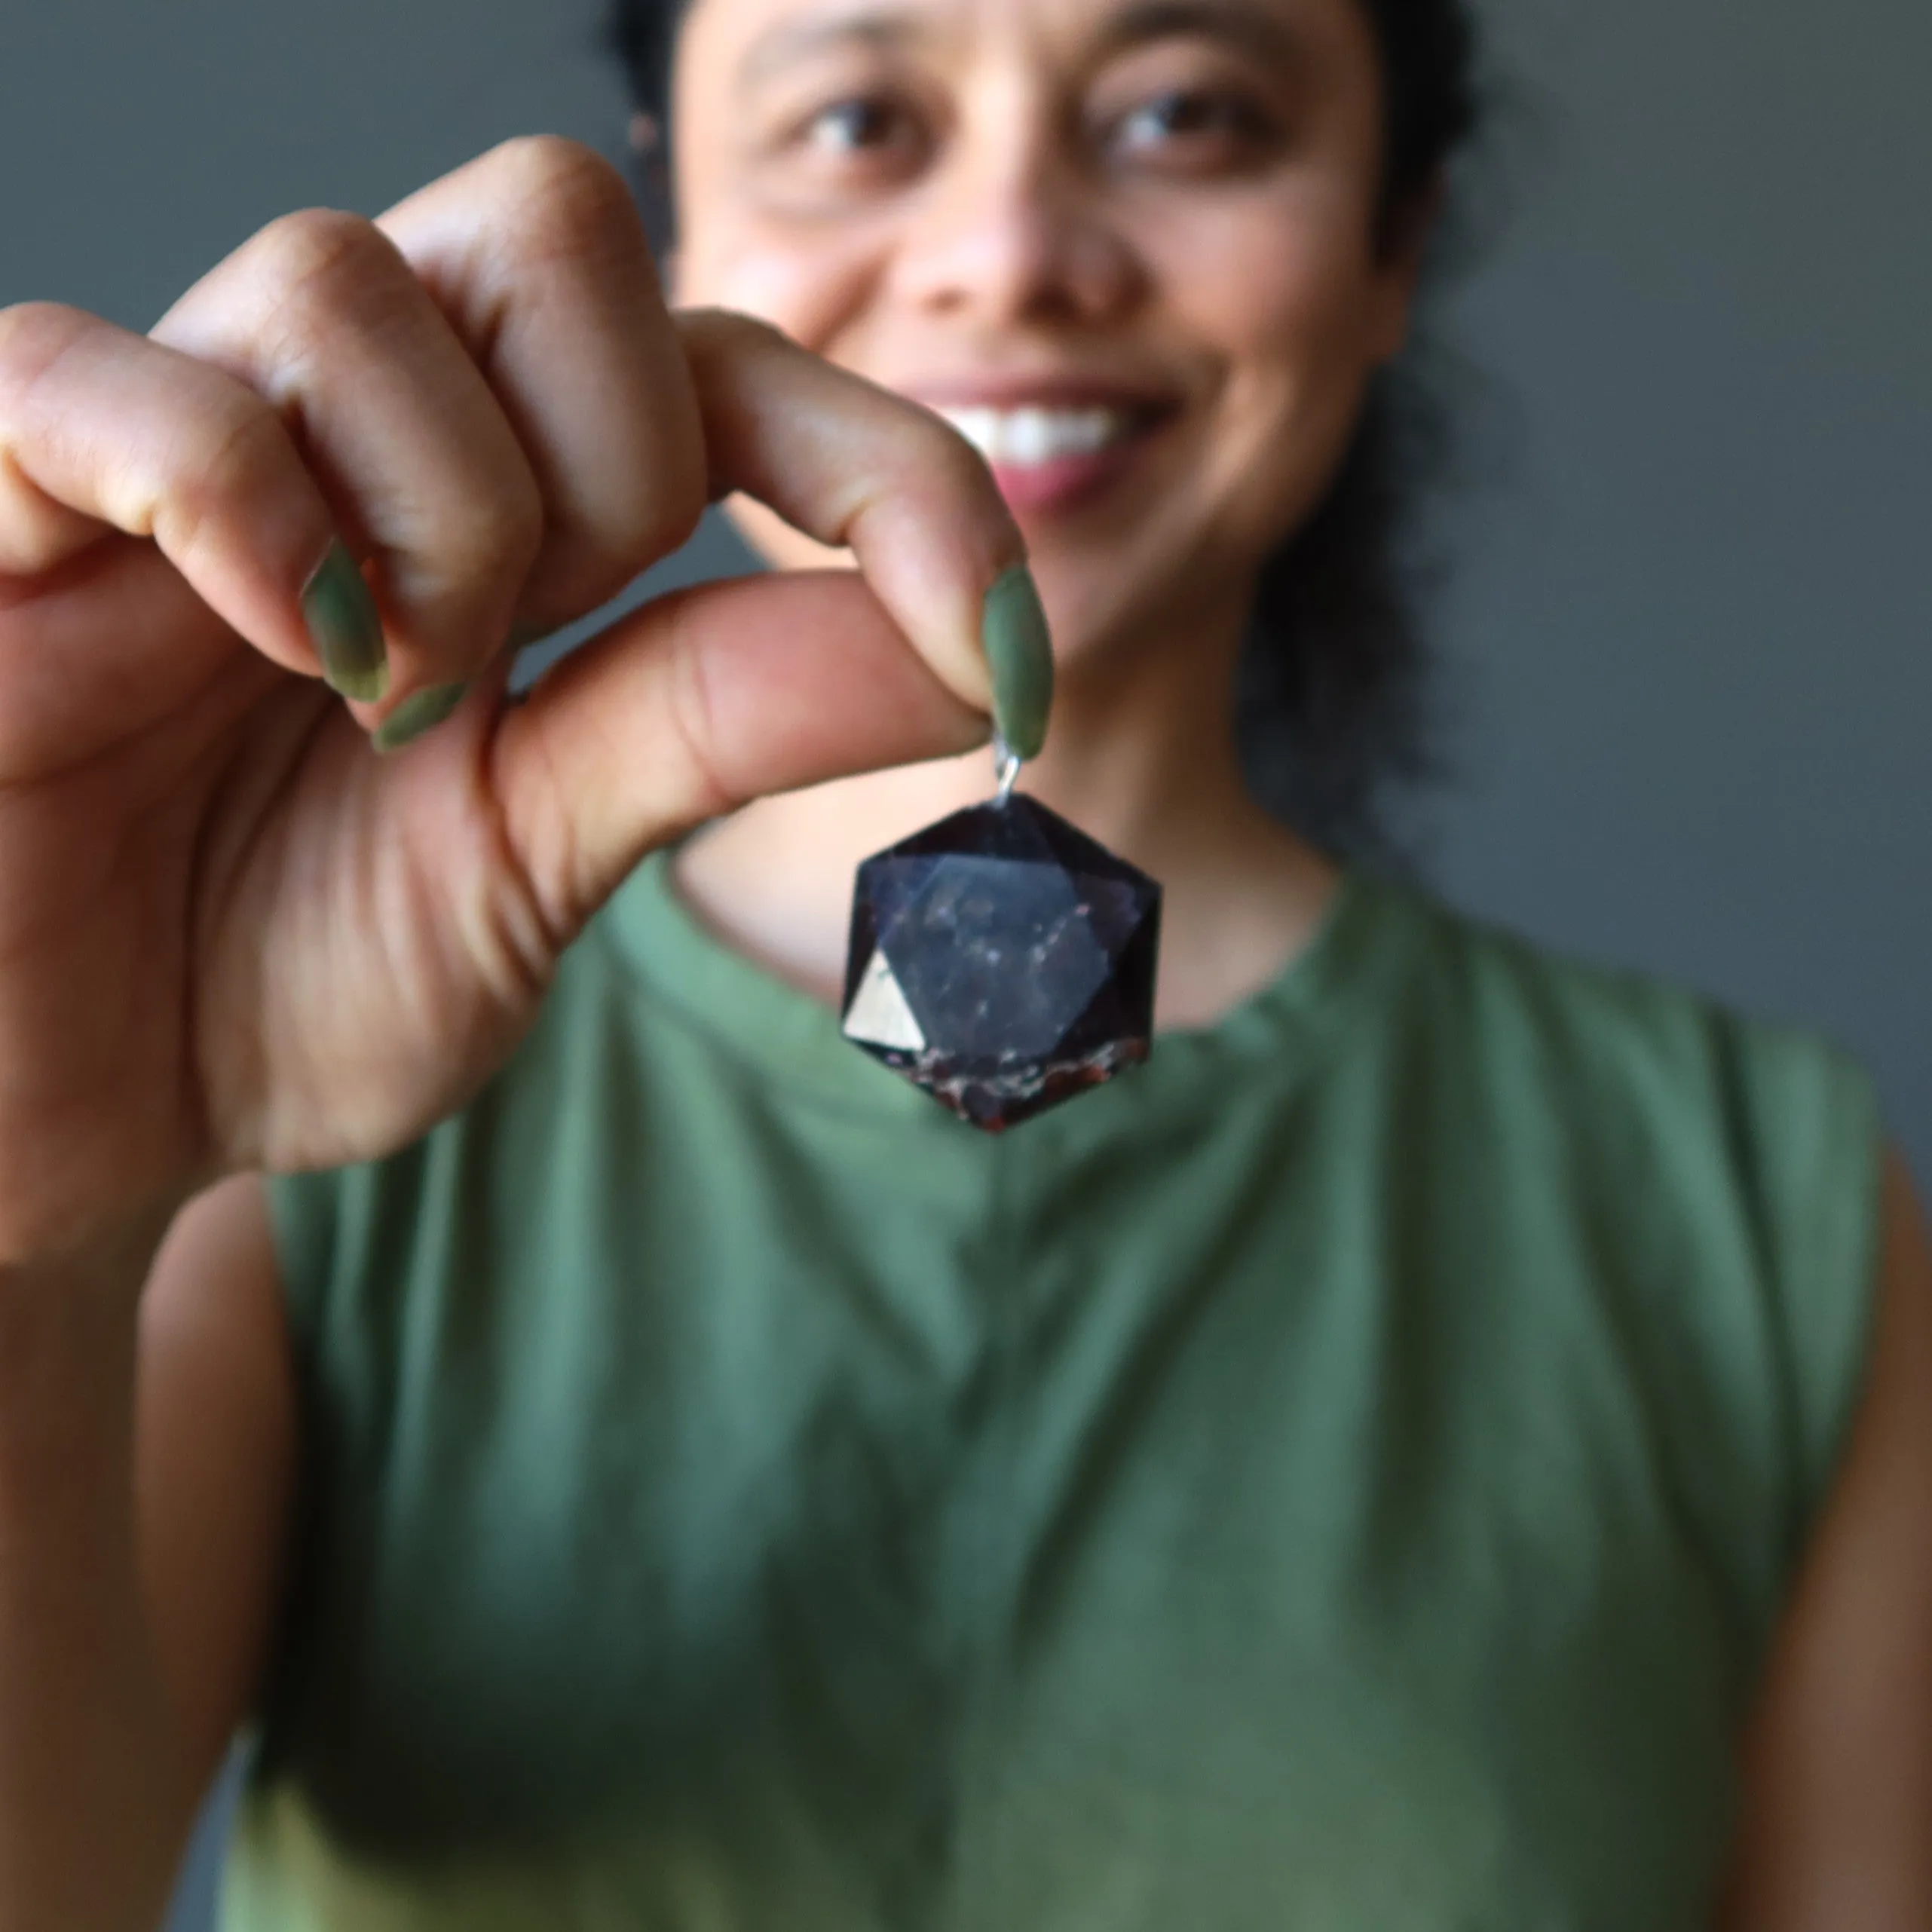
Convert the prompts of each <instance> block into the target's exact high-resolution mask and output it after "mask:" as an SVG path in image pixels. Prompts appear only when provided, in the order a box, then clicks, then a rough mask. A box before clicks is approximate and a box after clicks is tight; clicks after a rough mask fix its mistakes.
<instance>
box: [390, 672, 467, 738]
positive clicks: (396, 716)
mask: <svg viewBox="0 0 1932 1932" xmlns="http://www.w3.org/2000/svg"><path fill="white" fill-rule="evenodd" d="M469 688H470V687H469V686H468V685H467V684H432V685H430V687H429V689H428V690H426V691H417V692H415V693H412V695H411V696H409V697H406V698H405V699H404V700H403V702H402V703H400V704H399V705H398V706H397V707H396V709H394V710H393V711H392V712H390V714H389V715H388V716H387V718H384V720H383V721H382V722H381V724H378V726H377V727H375V733H374V735H373V736H372V737H371V738H370V739H369V742H370V743H371V744H372V745H373V746H375V749H377V750H378V752H400V750H401V749H403V746H405V745H413V744H414V743H415V742H416V740H417V739H418V738H420V737H421V736H422V735H423V733H424V732H425V731H433V730H435V729H436V727H437V726H438V725H439V724H441V723H442V721H443V720H444V719H445V718H447V717H448V716H449V714H450V713H451V712H452V711H454V710H455V709H456V707H457V706H458V705H459V704H461V703H462V702H463V699H464V693H466V692H467V691H468V690H469Z"/></svg>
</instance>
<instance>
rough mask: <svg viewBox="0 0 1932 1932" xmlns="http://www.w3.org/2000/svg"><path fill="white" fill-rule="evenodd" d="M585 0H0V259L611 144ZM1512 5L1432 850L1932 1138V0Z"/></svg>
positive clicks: (51, 265) (63, 279)
mask: <svg viewBox="0 0 1932 1932" xmlns="http://www.w3.org/2000/svg"><path fill="white" fill-rule="evenodd" d="M593 11H594V0H551V3H550V4H548V5H542V4H538V0H335V4H334V5H332V6H329V7H326V8H293V7H288V6H270V5H263V4H262V0H175V4H173V5H170V6H167V7H165V8H164V7H155V6H148V5H136V4H135V0H0V181H4V182H5V184H6V185H7V194H6V201H5V210H6V212H5V215H4V216H0V303H5V302H11V301H14V300H17V299H20V298H23V297H26V296H28V295H44V296H52V297H57V298H60V299H64V300H66V301H69V302H77V303H79V304H81V305H84V306H87V307H90V308H95V309H97V310H99V311H101V312H103V313H104V314H107V315H109V316H111V317H114V318H115V319H116V320H120V321H122V322H124V323H129V324H131V325H134V326H145V325H146V324H147V323H149V322H151V321H152V320H153V318H154V317H155V315H156V314H158V313H159V311H161V309H162V308H164V307H165V306H166V305H167V302H168V301H169V300H170V299H171V298H172V296H173V295H174V294H175V293H176V292H178V291H179V289H182V288H183V287H185V286H186V285H187V284H188V283H189V282H190V281H191V280H193V279H194V277H195V276H196V275H197V274H199V273H200V272H201V271H202V270H203V269H204V268H206V267H207V266H208V265H211V264H212V263H213V262H214V261H216V259H219V257H220V256H222V254H224V253H226V252H227V250H228V249H230V248H231V247H232V246H234V245H235V244H236V243H238V242H240V240H242V239H243V237H245V236H246V234H248V233H249V232H250V231H251V230H252V229H253V228H255V227H256V226H257V225H259V224H260V223H261V222H263V221H265V220H266V219H268V218H270V217H271V216H274V215H275V214H277V213H280V212H281V211H283V210H286V209H288V208H290V207H297V206H300V205H302V204H310V203H330V204H335V205H337V206H340V207H351V208H357V209H360V210H364V211H366V212H368V213H375V212H376V211H378V210H380V209H381V208H382V207H384V206H386V205H387V204H388V203H389V202H390V201H393V200H395V199H396V198H397V197H399V196H400V195H401V194H403V193H405V192H406V191H408V190H409V188H412V187H414V186H415V185H418V183H420V182H423V181H424V180H427V179H430V177H432V176H434V175H436V174H438V173H441V172H442V171H443V170H445V169H446V168H448V167H452V166H454V165H455V164H457V163H458V162H459V161H462V160H464V159H465V158H467V157H468V156H469V155H472V154H473V153H475V152H478V151H479V150H480V149H481V148H483V147H485V146H486V145H488V144H489V143H491V142H493V141H494V140H496V139H499V138H500V137H501V136H504V135H505V134H507V133H513V132H519V131H524V130H534V129H550V130H559V131H563V132H568V133H574V134H576V135H578V136H580V137H582V138H584V139H588V140H590V141H592V142H595V143H596V144H598V145H601V146H602V147H604V148H605V149H606V150H607V152H611V153H612V154H613V155H615V154H616V153H617V152H618V148H619V145H620V137H621V129H622V124H623V103H622V101H621V99H620V93H619V90H618V88H617V84H616V82H615V80H614V77H613V76H612V75H611V74H610V73H608V72H607V71H606V70H605V68H604V66H603V65H602V62H601V61H600V60H599V57H597V55H596V52H595V51H594V48H593V46H592V39H591V31H592V19H593ZM1487 12H1488V14H1489V17H1490V20H1491V22H1492V23H1493V32H1494V37H1495V40H1496V47H1497V51H1498V54H1499V57H1500V60H1501V63H1502V66H1503V68H1504V69H1505V71H1506V72H1508V74H1509V75H1511V78H1512V82H1513V87H1514V91H1515V93H1517V95H1518V96H1519V97H1520V100H1521V101H1522V103H1524V105H1523V107H1521V108H1520V109H1518V110H1517V111H1516V112H1513V113H1512V115H1511V117H1510V122H1509V126H1508V129H1507V130H1506V134H1505V142H1504V145H1503V160H1504V163H1505V167H1506V169H1507V170H1509V171H1510V172H1511V173H1512V175H1513V185H1512V186H1511V188H1510V190H1509V209H1510V213H1509V219H1508V222H1507V225H1505V227H1504V228H1503V229H1502V231H1501V233H1500V234H1499V235H1498V236H1497V237H1496V239H1495V240H1494V241H1493V243H1492V244H1491V246H1490V252H1489V253H1488V256H1487V259H1486V260H1485V261H1484V262H1483V265H1481V267H1480V269H1479V271H1477V273H1476V274H1474V276H1473V277H1471V279H1470V280H1468V282H1467V283H1466V284H1465V285H1464V286H1462V287H1461V288H1460V289H1459V291H1458V292H1456V295H1455V297H1454V299H1453V302H1452V303H1451V305H1450V318H1451V321H1452V323H1453V333H1454V336H1455V338H1456V341H1458V342H1459V344H1460V345H1461V348H1462V352H1463V353H1464V354H1466V355H1467V356H1468V357H1471V358H1472V359H1473V360H1474V363H1476V364H1477V366H1478V368H1479V369H1480V371H1481V372H1482V374H1481V377H1480V381H1479V382H1478V383H1477V384H1476V386H1475V388H1474V394H1473V398H1472V400H1473V403H1474V409H1475V412H1476V421H1475V422H1474V425H1473V430H1474V434H1473V440H1472V445H1471V447H1472V452H1473V455H1472V458H1471V464H1470V480H1469V482H1468V487H1467V488H1466V489H1465V491H1464V493H1463V494H1462V498H1461V499H1460V500H1459V502H1458V504H1457V505H1456V508H1455V510H1454V512H1453V516H1451V518H1450V521H1449V525H1448V528H1447V536H1448V537H1449V539H1450V542H1449V546H1448V547H1449V549H1450V552H1451V553H1452V554H1453V556H1454V557H1455V559H1456V573H1455V575H1454V577H1453V580H1451V582H1450V584H1449V585H1448V586H1447V588H1446V589H1445V591H1444V594H1443V596H1442V599H1441V608H1440V612H1439V620H1440V630H1441V637H1442V640H1443V645H1444V651H1445V654H1446V659H1447V664H1448V667H1449V680H1448V691H1449V696H1450V705H1451V711H1450V720H1449V722H1450V733H1449V740H1448V749H1449V751H1450V755H1451V758H1452V760H1453V764H1454V767H1455V776H1454V777H1453V780H1452V782H1450V784H1449V785H1447V786H1446V787H1445V788H1444V789H1442V790H1441V791H1440V792H1438V794H1436V795H1434V797H1433V798H1431V801H1429V803H1428V809H1427V811H1426V813H1425V822H1426V825H1427V828H1428V834H1429V844H1428V852H1429V855H1430V868H1431V871H1432V874H1433V875H1434V878H1435V879H1436V880H1437V881H1438V883H1440V884H1441V886H1442V887H1443V888H1444V890H1445V891H1447V893H1449V894H1450V896H1452V897H1453V898H1454V899H1457V900H1458V901H1459V902H1462V903H1463V904H1465V905H1468V906H1470V907H1472V908H1477V909H1478V910H1480V911H1483V912H1485V913H1487V914H1493V915H1495V916H1496V917H1500V918H1502V919H1504V920H1508V921H1509V922H1511V923H1514V924H1515V925H1517V926H1520V927H1522V928H1523V929H1526V930H1527V931H1529V932H1532V933H1533V934H1535V935H1538V936H1539V937H1541V938H1545V939H1547V940H1549V941H1551V942H1556V943H1557V944H1559V945H1563V946H1564V947H1567V948H1574V949H1578V950H1581V951H1587V952H1589V953H1591V954H1596V955H1597V956H1599V957H1606V958H1609V959H1614V960H1623V961H1628V962H1632V963H1639V964H1642V965H1643V966H1649V967H1652V968H1655V969H1661V970H1663V971H1665V972H1669V973H1670V974H1672V975H1676V976H1677V977H1679V978H1688V979H1689V980H1692V981H1695V982H1697V983H1699V984H1702V985H1704V986H1705V987H1708V988H1710V990H1713V991H1716V992H1718V993H1720V994H1723V995H1725V996H1726V997H1729V998H1731V999H1733V1000H1738V1001H1741V1002H1742V1003H1745V1004H1747V1005H1749V1006H1752V1007H1754V1008H1756V1009H1761V1010H1764V1011H1768V1012H1776V1013H1779V1014H1783V1015H1790V1016H1792V1017H1795V1018H1801V1019H1803V1020H1805V1021H1809V1022H1811V1023H1814V1024H1817V1025H1820V1026H1822V1027H1825V1028H1826V1029H1827V1030H1829V1031H1830V1032H1832V1033H1834V1034H1836V1036H1838V1037H1839V1039H1842V1041H1844V1042H1845V1043H1847V1044H1848V1045H1849V1046H1852V1047H1853V1048H1854V1049H1856V1050H1857V1051H1858V1052H1860V1054H1862V1055H1863V1056H1864V1057H1865V1058H1866V1060H1867V1061H1869V1064H1871V1065H1872V1067H1874V1068H1875V1070H1876V1071H1877V1073H1878V1077H1879V1079H1880V1080H1881V1083H1882V1085H1883V1086H1884V1088H1885V1093H1886V1096H1887V1098H1888V1102H1889V1104H1890V1107H1891V1114H1892V1118H1893V1119H1894V1122H1895V1123H1896V1125H1897V1130H1898V1131H1899V1133H1900V1135H1901V1137H1903V1140H1904V1141H1905V1142H1906V1145H1907V1147H1908V1149H1909V1150H1910V1151H1911V1152H1912V1155H1913V1156H1914V1158H1915V1162H1916V1165H1917V1166H1918V1170H1919V1171H1920V1173H1921V1175H1923V1176H1925V1177H1927V1178H1928V1180H1932V984H1929V983H1928V981H1932V761H1928V759H1927V757H1926V756H1925V755H1924V746H1925V742H1926V739H1927V733H1928V730H1932V648H1928V646H1932V585H1928V579H1927V559H1928V556H1932V246H1928V243H1932V234H1928V231H1927V225H1926V218H1925V215H1924V194H1925V191H1926V189H1927V187H1928V185H1932V114H1927V112H1925V111H1924V98H1925V77H1926V75H1927V73H1928V72H1932V11H1927V8H1925V6H1924V4H1923V0H1830V4H1829V5H1823V4H1820V0H1748V4H1747V0H1621V4H1619V5H1616V6H1614V7H1612V6H1605V5H1599V4H1588V0H1488V5H1487ZM713 554H715V553H713ZM704 561H705V559H704V558H703V557H700V559H698V560H697V562H698V563H699V564H700V565H702V564H703V562H704ZM205 1852H206V1848H205V1847H204V1853H203V1854H202V1856H201V1858H200V1860H199V1861H198V1863H197V1869H196V1870H195V1871H194V1872H193V1873H192V1874H191V1878H192V1880H193V1882H192V1883H191V1885H190V1887H189V1888H188V1893H187V1894H185V1896H184V1903H183V1905H182V1907H181V1908H180V1909H179V1932H188V1927H191V1926H197V1927H198V1926H199V1925H200V1924H202V1923H203V1922H204V1918H203V1915H204V1912H205V1910H206V1906H205V1904H204V1903H202V1902H201V1897H202V1894H203V1892H204V1889H205V1885H206V1880H207V1872H206V1866H207V1859H206V1855H205Z"/></svg>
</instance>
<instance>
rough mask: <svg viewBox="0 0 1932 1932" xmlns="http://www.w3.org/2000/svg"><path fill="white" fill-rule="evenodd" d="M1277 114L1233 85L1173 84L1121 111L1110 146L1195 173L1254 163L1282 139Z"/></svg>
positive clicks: (1109, 135) (1109, 133) (1133, 157)
mask: <svg viewBox="0 0 1932 1932" xmlns="http://www.w3.org/2000/svg"><path fill="white" fill-rule="evenodd" d="M1279 135H1280V130H1279V129H1278V127H1277V125H1276V123H1275V118H1274V117H1273V115H1272V114H1270V113H1269V111H1268V110H1267V109H1266V108H1265V107H1263V106H1262V105H1261V104H1260V103H1259V102H1257V101H1256V100H1253V99H1251V97H1249V96H1247V95H1245V94H1243V93H1239V92H1237V91H1235V90H1232V89H1223V88H1179V87H1177V88H1172V89H1170V90H1167V91H1165V92H1164V93H1158V94H1152V95H1150V96H1147V98H1146V99H1144V100H1140V101H1137V102H1136V103H1134V105H1133V106H1131V107H1130V108H1128V109H1127V110H1126V112H1125V113H1123V114H1121V115H1117V116H1116V118H1115V119H1114V121H1113V124H1112V125H1111V127H1110V128H1109V129H1108V130H1107V146H1108V148H1110V150H1111V151H1112V152H1114V153H1115V154H1116V155H1122V156H1123V157H1125V158H1127V159H1128V160H1130V161H1152V162H1155V163H1156V164H1163V165H1172V166H1175V167H1181V168H1183V169H1186V170H1190V171H1193V170H1214V169H1217V168H1220V167H1240V166H1242V165H1243V164H1252V163H1253V162H1254V161H1257V160H1258V159H1260V158H1261V157H1262V156H1263V155H1264V154H1266V152H1268V150H1269V148H1272V146H1274V145H1275V144H1276V142H1278V139H1279Z"/></svg>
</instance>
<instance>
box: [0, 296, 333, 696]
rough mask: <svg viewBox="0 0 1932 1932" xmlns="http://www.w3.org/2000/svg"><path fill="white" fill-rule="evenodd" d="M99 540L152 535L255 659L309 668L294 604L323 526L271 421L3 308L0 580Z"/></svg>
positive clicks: (232, 398) (315, 499)
mask: <svg viewBox="0 0 1932 1932" xmlns="http://www.w3.org/2000/svg"><path fill="white" fill-rule="evenodd" d="M110 530H118V531H122V532H124V533H125V534H127V535H128V536H130V537H142V538H152V540H153V541H154V542H155V544H156V545H157V546H158V547H159V549H160V550H161V553H162V554H163V555H164V556H166V557H167V559H168V561H169V562H170V563H171V564H172V565H173V566H174V567H175V568H176V570H178V571H179V572H180V573H181V574H182V577H185V579H186V580H187V581H188V583H189V585H190V586H191V587H192V588H193V589H194V592H195V593H196V594H197V596H199V597H200V598H201V600H202V602H204V604H206V605H207V606H208V607H209V608H210V609H211V610H213V611H214V612H215V613H216V615H217V616H219V617H221V618H222V620H223V621H224V622H225V623H227V624H228V626H230V627H231V629H234V630H235V631H237V632H239V633H240V635H242V636H243V638H246V639H247V641H249V642H250V644H252V645H254V646H255V647H256V649H257V650H259V651H261V652H262V653H263V654H265V656H267V657H271V658H272V659H274V660H275V662H277V663H279V664H281V665H283V666H286V668H287V669H290V670H294V671H299V672H305V673H312V672H314V670H315V669H317V665H318V657H317V649H316V646H315V643H314V640H313V638H311V633H310V631H309V628H308V623H306V622H305V619H304V617H303V614H302V611H303V593H304V591H305V589H307V588H308V587H309V586H311V583H312V581H313V580H314V578H315V576H316V573H317V568H318V566H320V565H321V564H322V563H323V561H324V559H326V558H327V557H329V556H330V555H331V553H332V550H333V549H334V547H335V522H334V519H333V516H332V513H331V511H330V508H329V504H328V502H327V500H326V498H325V497H324V496H323V492H322V491H321V489H320V487H319V486H318V485H317V482H316V481H315V479H314V477H313V476H311V475H310V473H309V472H308V469H307V467H305V464H303V462H302V456H301V454H300V452H299V451H298V450H297V449H296V447H295V442H294V439H293V438H292V436H290V435H289V431H288V428H287V426H286V424H284V423H283V421H282V420H281V418H280V417H279V416H278V415H277V413H276V412H275V411H274V409H272V408H271V406H269V405H268V403H267V402H265V400H263V398H262V397H260V396H259V395H257V394H256V393H254V392H253V390H250V388H249V387H247V386H246V384H243V383H240V382H237V381H236V380H235V379H234V378H233V377H232V376H230V375H227V374H225V372H222V370H219V369H212V368H210V367H209V366H207V364H205V363H201V362H197V360H195V359H194V357H191V356H187V355H184V354H181V353H180V352H179V351H176V350H174V349H172V348H167V347H165V346H164V345H162V344H158V343H155V342H152V341H148V339H147V338H145V337H144V336H141V335H136V334H134V333H133V332H131V331H130V330H128V329H121V328H118V327H117V326H115V325H114V324H113V323H109V322H105V321H103V320H101V319H100V317H97V316H93V315H89V314H85V313H84V312H83V311H80V310H78V309H72V308H63V307H62V306H60V305H58V304H54V303H45V302H37V303H30V304H26V305H22V306H20V307H19V308H11V309H8V310H6V311H0V574H4V575H11V576H13V577H21V578H27V577H38V576H41V575H44V574H46V573H47V572H49V571H52V570H54V569H55V568H57V567H58V566H59V565H60V564H62V563H63V562H66V560H67V559H69V558H70V557H71V556H73V555H75V553H78V551H80V550H82V549H84V548H85V547H87V545H89V544H90V543H93V542H95V541H96V540H98V539H99V538H100V537H101V536H102V535H103V534H105V533H106V531H110ZM346 594H351V595H352V594H353V593H346Z"/></svg>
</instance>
